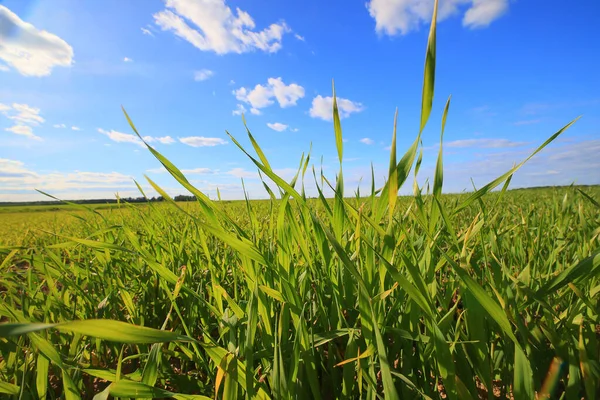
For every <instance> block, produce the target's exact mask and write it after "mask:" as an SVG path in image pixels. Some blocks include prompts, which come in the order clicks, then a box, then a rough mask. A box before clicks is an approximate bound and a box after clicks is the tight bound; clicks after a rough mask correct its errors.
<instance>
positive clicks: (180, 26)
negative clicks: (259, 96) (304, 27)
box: [154, 0, 290, 54]
mask: <svg viewBox="0 0 600 400" xmlns="http://www.w3.org/2000/svg"><path fill="white" fill-rule="evenodd" d="M154 22H155V23H156V25H158V26H159V27H160V28H161V29H162V30H163V31H171V32H173V33H174V34H175V35H177V36H178V37H180V38H181V39H183V40H186V41H188V42H189V43H191V44H192V45H193V46H194V47H196V48H198V49H200V50H202V51H213V52H215V53H217V54H227V53H238V54H241V53H246V52H249V51H255V50H261V51H265V52H269V53H273V52H276V51H278V50H279V49H281V40H282V38H283V35H284V34H285V33H288V32H290V29H289V28H288V27H287V25H286V24H285V22H284V21H280V22H278V23H273V24H271V25H270V26H268V27H267V28H264V29H263V30H256V24H255V22H254V20H253V19H252V17H251V16H250V14H248V13H247V12H245V11H243V10H241V9H239V8H236V10H235V12H234V11H232V10H231V8H230V7H228V6H227V5H226V4H225V0H211V1H206V0H167V1H166V9H165V10H163V11H160V12H158V13H156V14H154Z"/></svg>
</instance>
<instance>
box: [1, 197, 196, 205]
mask: <svg viewBox="0 0 600 400" xmlns="http://www.w3.org/2000/svg"><path fill="white" fill-rule="evenodd" d="M173 200H175V201H196V196H188V195H184V194H179V195H177V196H175V197H173ZM68 201H69V202H70V203H75V204H115V203H117V199H87V200H68ZM120 201H121V202H126V203H146V202H152V203H154V202H159V201H164V198H163V197H162V196H157V197H150V198H148V199H146V198H145V197H120ZM56 204H60V201H54V200H50V201H45V200H42V201H22V202H0V206H52V205H56Z"/></svg>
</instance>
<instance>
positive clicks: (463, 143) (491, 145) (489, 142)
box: [444, 139, 529, 149]
mask: <svg viewBox="0 0 600 400" xmlns="http://www.w3.org/2000/svg"><path fill="white" fill-rule="evenodd" d="M528 144H529V143H527V142H514V141H512V140H508V139H462V140H454V141H451V142H447V143H444V146H445V147H452V148H468V147H476V148H480V149H502V148H507V147H520V146H526V145H528Z"/></svg>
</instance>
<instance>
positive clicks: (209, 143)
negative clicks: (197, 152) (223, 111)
mask: <svg viewBox="0 0 600 400" xmlns="http://www.w3.org/2000/svg"><path fill="white" fill-rule="evenodd" d="M179 141H180V142H181V143H183V144H187V145H188V146H192V147H213V146H218V145H221V144H227V142H226V141H225V140H223V139H221V138H210V137H204V136H188V137H182V138H179Z"/></svg>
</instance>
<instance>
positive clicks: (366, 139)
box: [360, 137, 375, 145]
mask: <svg viewBox="0 0 600 400" xmlns="http://www.w3.org/2000/svg"><path fill="white" fill-rule="evenodd" d="M360 142H361V143H364V144H368V145H371V144H373V143H375V141H374V140H373V139H371V138H368V137H366V138H362V139H360Z"/></svg>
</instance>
